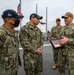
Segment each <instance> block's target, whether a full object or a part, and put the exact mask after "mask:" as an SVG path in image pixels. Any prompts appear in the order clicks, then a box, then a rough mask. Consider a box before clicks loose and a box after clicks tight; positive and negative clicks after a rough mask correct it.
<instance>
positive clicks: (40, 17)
mask: <svg viewBox="0 0 74 75" xmlns="http://www.w3.org/2000/svg"><path fill="white" fill-rule="evenodd" d="M31 18H37V19H42V18H43V17H42V16H39V15H37V14H35V13H33V14H31V15H30V20H31Z"/></svg>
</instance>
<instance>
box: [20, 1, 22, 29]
mask: <svg viewBox="0 0 74 75" xmlns="http://www.w3.org/2000/svg"><path fill="white" fill-rule="evenodd" d="M20 12H21V0H20ZM21 26H22V22H21V20H20V28H21Z"/></svg>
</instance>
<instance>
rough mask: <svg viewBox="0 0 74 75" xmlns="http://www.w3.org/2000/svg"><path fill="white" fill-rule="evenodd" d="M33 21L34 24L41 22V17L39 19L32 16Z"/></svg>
mask: <svg viewBox="0 0 74 75" xmlns="http://www.w3.org/2000/svg"><path fill="white" fill-rule="evenodd" d="M32 22H33V24H34V25H38V24H39V22H40V19H38V18H32Z"/></svg>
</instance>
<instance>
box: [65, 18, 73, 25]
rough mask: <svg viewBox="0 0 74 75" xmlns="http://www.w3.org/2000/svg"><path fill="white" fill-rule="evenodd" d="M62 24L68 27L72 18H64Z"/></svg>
mask: <svg viewBox="0 0 74 75" xmlns="http://www.w3.org/2000/svg"><path fill="white" fill-rule="evenodd" d="M64 22H65V24H66V25H69V24H71V22H72V18H71V17H67V18H64Z"/></svg>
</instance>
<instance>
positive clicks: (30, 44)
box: [19, 23, 43, 75]
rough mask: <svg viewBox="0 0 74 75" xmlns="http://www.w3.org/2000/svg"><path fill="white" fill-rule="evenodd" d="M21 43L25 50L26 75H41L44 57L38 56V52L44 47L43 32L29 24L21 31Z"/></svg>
mask: <svg viewBox="0 0 74 75" xmlns="http://www.w3.org/2000/svg"><path fill="white" fill-rule="evenodd" d="M19 38H20V42H21V45H22V47H23V49H24V54H23V59H24V70H25V72H26V75H41V74H42V70H43V63H42V62H43V56H42V54H36V53H35V52H36V50H37V49H38V48H40V47H42V46H43V40H42V32H41V31H40V29H39V28H38V27H37V26H35V27H32V26H31V25H30V24H29V23H27V24H26V25H24V26H23V27H22V28H21V30H20V36H19Z"/></svg>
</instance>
